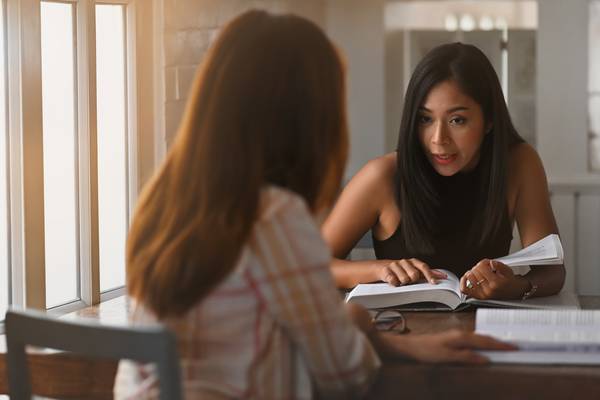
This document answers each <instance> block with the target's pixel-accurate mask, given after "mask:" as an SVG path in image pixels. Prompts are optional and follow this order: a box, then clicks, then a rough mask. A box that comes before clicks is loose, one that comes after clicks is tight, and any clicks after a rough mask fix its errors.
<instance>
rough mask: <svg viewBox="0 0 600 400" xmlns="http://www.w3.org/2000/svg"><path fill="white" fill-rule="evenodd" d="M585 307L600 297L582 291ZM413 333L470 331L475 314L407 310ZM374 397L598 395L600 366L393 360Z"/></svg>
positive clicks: (596, 305) (599, 304)
mask: <svg viewBox="0 0 600 400" xmlns="http://www.w3.org/2000/svg"><path fill="white" fill-rule="evenodd" d="M579 301H580V304H581V307H582V308H584V309H600V296H599V297H596V296H580V297H579ZM405 317H406V320H407V325H408V327H409V328H410V334H418V333H433V332H442V331H445V330H447V329H453V328H456V329H463V330H469V331H472V330H473V329H474V328H475V318H474V317H475V313H474V312H473V311H464V312H457V313H434V312H418V313H417V312H413V313H405ZM369 398H371V399H392V398H406V399H419V400H429V399H461V400H465V399H484V398H485V399H486V400H495V399H511V400H512V399H524V400H532V399H540V400H547V399H571V398H573V399H577V400H580V399H595V400H598V399H600V366H592V367H590V366H550V365H548V366H541V365H516V364H515V365H510V364H494V365H487V366H473V367H470V366H461V365H427V364H417V363H410V362H401V361H392V362H387V363H384V367H383V369H382V371H381V373H380V375H379V378H378V380H377V382H376V383H375V385H374V387H373V390H372V391H371V393H370V396H369Z"/></svg>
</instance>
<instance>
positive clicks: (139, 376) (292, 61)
mask: <svg viewBox="0 0 600 400" xmlns="http://www.w3.org/2000/svg"><path fill="white" fill-rule="evenodd" d="M199 71H200V72H199V74H198V77H197V79H196V81H195V83H194V85H193V87H192V89H191V92H190V98H189V101H188V105H187V109H186V112H185V117H184V120H183V123H182V125H181V128H180V131H179V133H178V136H177V138H176V140H175V142H174V143H173V145H172V147H171V149H170V151H169V154H168V155H167V158H166V160H165V161H164V163H163V165H162V167H161V168H160V170H159V171H158V173H157V174H156V176H155V177H154V178H153V180H152V181H151V182H150V183H149V184H148V186H147V187H146V188H145V189H144V192H143V194H142V196H141V198H140V201H139V203H138V206H137V209H136V212H135V215H134V218H133V222H132V224H131V230H130V232H129V237H128V241H127V291H128V293H129V295H130V296H131V297H132V299H133V302H134V305H133V313H132V318H133V321H134V322H135V323H145V322H155V321H160V322H162V323H163V324H164V325H165V326H167V327H168V328H170V329H171V330H172V331H173V332H174V334H175V335H176V338H177V343H178V349H179V356H180V358H181V365H182V372H183V373H182V379H183V389H184V390H183V391H184V393H185V398H186V399H224V398H252V399H292V398H294V399H296V398H302V399H309V398H312V397H313V395H316V396H318V397H321V398H327V399H330V398H344V399H345V398H355V397H358V396H360V395H362V394H363V393H364V392H365V391H366V390H367V389H368V387H369V384H370V383H371V382H372V380H373V378H374V376H375V373H376V372H377V368H378V366H379V365H380V361H379V357H378V355H377V353H376V352H375V351H377V352H379V353H384V354H389V355H396V356H404V357H409V358H413V359H416V360H421V361H425V362H449V361H454V362H473V363H477V362H484V361H485V359H484V358H483V357H482V356H481V355H479V354H477V353H476V352H474V351H472V349H473V348H495V349H507V348H509V347H508V346H507V345H503V344H501V343H498V342H496V341H494V340H492V339H491V338H487V337H483V336H479V335H475V334H473V333H467V332H444V333H442V334H434V335H406V336H397V335H393V334H391V333H378V332H377V331H375V329H374V328H373V325H372V324H371V322H370V317H369V314H368V313H367V312H366V311H365V310H364V309H362V308H360V307H357V306H353V307H348V308H345V307H343V305H342V301H341V299H340V297H339V294H338V292H337V290H336V289H335V285H334V282H333V279H332V277H331V273H330V271H329V263H330V260H331V255H330V253H329V250H328V249H327V246H326V244H325V243H324V242H323V240H322V239H321V236H320V233H319V230H318V226H317V224H316V222H315V219H316V218H315V216H316V215H317V214H318V213H320V212H322V210H324V209H326V208H328V207H330V206H331V204H332V203H333V201H334V199H335V196H336V195H337V192H338V189H339V184H340V179H341V176H342V171H343V168H344V165H345V161H346V153H347V149H348V143H347V132H346V118H345V100H344V99H345V97H344V96H345V89H344V72H343V66H342V63H341V60H340V58H339V56H338V54H337V52H336V50H335V48H334V46H333V45H332V44H331V42H330V41H329V40H328V39H327V37H326V36H325V35H324V33H323V32H322V31H321V30H320V29H319V28H318V27H317V26H316V25H314V24H313V23H311V22H309V21H307V20H305V19H302V18H299V17H295V16H291V15H284V16H273V15H270V14H267V13H265V12H259V11H251V12H247V13H245V14H243V15H241V16H240V17H238V18H236V19H235V20H233V21H232V22H231V23H230V24H228V25H227V26H226V27H225V28H224V29H223V31H222V33H221V34H220V36H219V38H218V39H217V41H216V43H215V44H214V45H213V46H212V48H211V50H210V52H209V54H208V55H207V57H206V59H205V61H204V63H203V66H202V67H201V69H200V70H199ZM115 393H116V398H118V399H122V398H135V399H138V398H156V376H155V375H154V373H153V370H152V369H151V368H150V367H147V366H143V365H136V364H132V363H128V362H122V363H121V365H120V367H119V372H118V375H117V379H116V384H115Z"/></svg>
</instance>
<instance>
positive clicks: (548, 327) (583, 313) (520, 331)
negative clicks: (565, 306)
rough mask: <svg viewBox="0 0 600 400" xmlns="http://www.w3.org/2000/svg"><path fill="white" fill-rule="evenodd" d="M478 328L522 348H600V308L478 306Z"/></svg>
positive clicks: (483, 332) (595, 349)
mask: <svg viewBox="0 0 600 400" xmlns="http://www.w3.org/2000/svg"><path fill="white" fill-rule="evenodd" d="M475 330H476V332H477V333H481V334H485V335H490V336H493V337H495V338H497V339H500V340H503V341H508V342H511V343H515V344H518V345H519V348H520V349H521V350H544V351H548V350H553V349H555V350H566V351H575V350H580V351H584V352H585V351H588V352H589V351H598V352H600V310H501V309H478V310H477V315H476V323H475ZM599 358H600V355H599ZM599 361H600V359H599Z"/></svg>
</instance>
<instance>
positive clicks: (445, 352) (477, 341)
mask: <svg viewBox="0 0 600 400" xmlns="http://www.w3.org/2000/svg"><path fill="white" fill-rule="evenodd" d="M379 340H380V341H381V342H383V343H384V345H383V346H382V347H381V350H382V351H383V353H384V355H391V356H393V355H396V356H398V355H400V356H408V357H410V358H412V359H415V360H417V361H421V362H426V363H453V362H458V363H471V364H483V363H487V362H488V359H487V358H486V357H484V356H483V355H481V354H479V353H477V352H476V351H475V350H516V347H515V346H513V345H511V344H508V343H503V342H499V341H497V340H496V339H493V338H491V337H489V336H482V335H478V334H475V333H473V332H465V331H459V330H452V331H448V332H443V333H434V334H424V335H392V334H385V333H382V334H380V339H379Z"/></svg>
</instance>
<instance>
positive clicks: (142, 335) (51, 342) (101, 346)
mask: <svg viewBox="0 0 600 400" xmlns="http://www.w3.org/2000/svg"><path fill="white" fill-rule="evenodd" d="M5 327H6V344H7V350H8V352H7V366H8V383H9V393H10V398H11V400H30V399H31V384H30V381H29V368H28V365H27V358H26V354H25V346H27V345H32V346H37V347H44V348H50V349H56V350H63V351H69V352H73V353H77V354H81V355H83V356H88V357H94V358H110V359H117V360H118V359H128V360H134V361H138V362H141V363H154V364H156V366H157V371H158V379H159V389H160V399H161V400H167V399H169V400H179V399H182V398H183V397H182V395H181V381H180V366H179V358H178V356H177V347H176V342H175V339H174V337H173V335H172V334H171V333H170V332H169V331H167V330H166V329H165V328H163V327H160V326H156V327H115V326H106V325H100V324H98V323H91V322H89V321H72V320H71V321H63V320H60V319H57V318H55V317H52V316H49V315H47V314H45V313H42V312H40V311H33V310H27V311H22V310H19V311H17V310H9V311H8V312H7V313H6V320H5Z"/></svg>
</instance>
